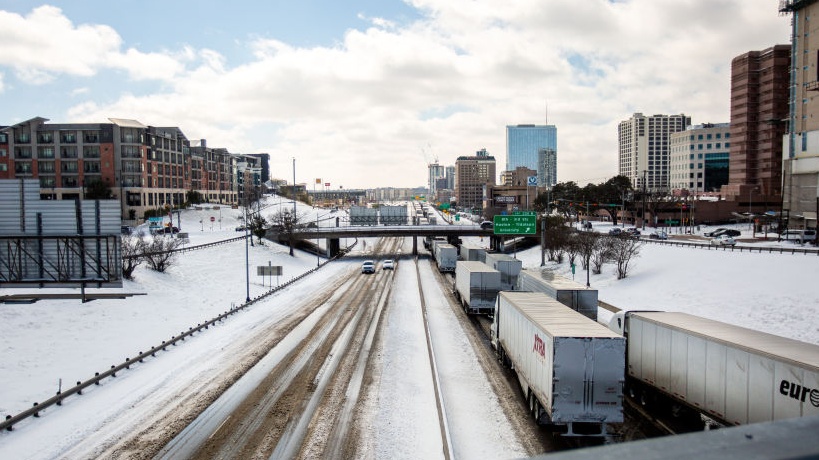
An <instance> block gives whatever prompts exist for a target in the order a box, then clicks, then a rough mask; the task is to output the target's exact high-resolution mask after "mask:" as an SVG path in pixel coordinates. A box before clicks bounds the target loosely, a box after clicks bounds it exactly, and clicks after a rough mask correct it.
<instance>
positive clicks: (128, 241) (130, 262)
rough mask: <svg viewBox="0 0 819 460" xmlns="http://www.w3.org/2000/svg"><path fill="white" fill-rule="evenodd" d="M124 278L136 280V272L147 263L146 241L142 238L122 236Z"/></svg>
mask: <svg viewBox="0 0 819 460" xmlns="http://www.w3.org/2000/svg"><path fill="white" fill-rule="evenodd" d="M121 246H122V250H121V251H122V276H123V278H125V279H127V280H132V279H134V270H136V268H137V267H139V266H140V265H142V262H145V259H144V256H143V255H142V253H144V252H145V247H146V246H147V245H146V244H145V240H143V239H142V237H134V236H132V235H122V242H121Z"/></svg>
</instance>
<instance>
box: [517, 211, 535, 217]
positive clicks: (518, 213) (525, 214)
mask: <svg viewBox="0 0 819 460" xmlns="http://www.w3.org/2000/svg"><path fill="white" fill-rule="evenodd" d="M512 215H513V216H536V215H537V213H536V212H535V211H512Z"/></svg>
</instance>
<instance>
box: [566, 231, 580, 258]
mask: <svg viewBox="0 0 819 460" xmlns="http://www.w3.org/2000/svg"><path fill="white" fill-rule="evenodd" d="M564 248H565V250H566V255H567V256H568V257H569V265H574V263H575V262H576V261H577V256H578V255H580V244H579V243H578V241H577V234H576V233H570V234H569V237H568V238H567V239H566V244H565V246H564Z"/></svg>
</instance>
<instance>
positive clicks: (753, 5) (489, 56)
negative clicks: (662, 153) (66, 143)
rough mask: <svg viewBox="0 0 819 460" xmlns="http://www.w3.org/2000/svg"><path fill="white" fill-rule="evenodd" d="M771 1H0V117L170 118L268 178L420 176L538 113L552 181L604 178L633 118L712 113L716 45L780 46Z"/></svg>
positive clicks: (719, 86)
mask: <svg viewBox="0 0 819 460" xmlns="http://www.w3.org/2000/svg"><path fill="white" fill-rule="evenodd" d="M777 7H778V2H777V1H776V0H710V1H706V0H673V1H672V0H617V1H614V0H609V1H607V0H582V1H577V0H511V1H509V0H503V1H501V0H459V1H452V0H404V1H401V0H347V1H333V0H305V1H298V2H283V1H280V0H272V1H264V2H258V1H246V0H234V1H230V2H224V1H215V0H174V1H170V2H168V1H160V0H140V1H134V0H122V1H113V2H112V1H110V0H107V1H103V0H83V1H79V2H78V1H68V0H65V1H63V0H54V1H52V2H50V3H38V2H32V1H28V0H0V43H2V45H1V46H0V125H11V124H14V123H17V122H20V121H23V120H27V119H29V118H33V117H36V116H41V117H44V118H47V119H49V120H50V121H51V122H54V123H58V122H107V120H108V118H132V119H137V120H139V121H141V122H142V123H144V124H147V125H152V126H178V127H180V128H181V129H182V131H183V132H184V133H185V135H186V136H187V137H188V138H189V139H192V140H193V139H203V138H204V139H207V141H208V145H209V146H212V147H225V148H227V149H228V150H229V151H231V152H234V153H256V152H267V153H270V154H271V158H272V159H271V161H272V174H273V176H275V177H281V178H287V179H290V178H292V177H293V170H292V165H293V158H295V160H296V180H297V182H304V183H307V184H313V183H314V181H315V178H321V179H322V181H323V182H329V183H330V184H331V187H332V188H334V189H335V188H338V187H344V188H369V187H387V186H393V187H414V186H424V185H426V165H427V163H430V162H432V161H434V159H436V158H437V159H438V161H439V162H440V163H441V164H444V165H450V164H454V163H455V159H456V158H457V157H458V156H461V155H472V154H474V152H475V151H477V150H479V149H482V148H486V149H487V150H488V151H489V152H490V154H492V155H494V156H495V157H496V159H497V160H498V171H501V170H503V169H504V168H505V166H506V148H505V126H506V125H509V124H519V123H535V124H546V123H548V124H554V125H556V126H557V131H558V180H559V181H569V180H572V181H576V182H578V183H579V184H580V185H585V184H586V183H589V182H592V183H598V182H603V181H605V180H606V179H608V178H609V177H611V176H613V175H615V174H617V123H618V122H620V121H621V120H624V119H627V118H629V117H630V116H631V115H632V114H633V113H634V112H642V113H644V114H657V113H663V114H678V113H685V114H687V115H690V116H691V117H692V121H693V123H695V124H696V123H707V122H714V123H717V122H728V121H729V89H730V65H731V59H732V58H734V57H735V56H737V55H739V54H742V53H744V52H747V51H751V50H762V49H765V48H767V47H770V46H772V45H774V44H786V43H788V42H789V36H790V25H789V17H786V16H780V15H779V14H778V12H777Z"/></svg>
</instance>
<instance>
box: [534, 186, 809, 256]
mask: <svg viewBox="0 0 819 460" xmlns="http://www.w3.org/2000/svg"><path fill="white" fill-rule="evenodd" d="M816 203H817V206H819V197H817V198H816ZM544 265H546V216H543V217H542V218H541V219H540V266H541V267H543V266H544Z"/></svg>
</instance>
